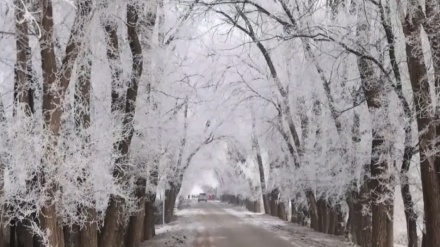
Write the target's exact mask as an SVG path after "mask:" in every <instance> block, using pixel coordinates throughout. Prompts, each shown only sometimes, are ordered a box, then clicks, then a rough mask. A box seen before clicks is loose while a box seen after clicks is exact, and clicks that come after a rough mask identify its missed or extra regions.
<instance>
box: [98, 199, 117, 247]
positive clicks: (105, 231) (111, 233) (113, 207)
mask: <svg viewBox="0 0 440 247" xmlns="http://www.w3.org/2000/svg"><path fill="white" fill-rule="evenodd" d="M121 203H122V202H121V201H120V199H119V198H114V197H113V196H111V198H110V204H109V205H108V208H107V211H106V214H105V220H104V222H105V223H104V227H103V228H102V230H101V234H100V236H99V247H111V246H113V244H114V243H115V242H116V231H117V227H118V220H120V219H119V218H120V217H121V214H122V206H121Z"/></svg>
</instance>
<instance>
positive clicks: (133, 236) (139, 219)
mask: <svg viewBox="0 0 440 247" xmlns="http://www.w3.org/2000/svg"><path fill="white" fill-rule="evenodd" d="M145 185H146V181H145V180H144V179H139V180H138V181H137V188H136V198H137V200H138V209H140V210H139V212H137V213H136V214H135V215H132V216H130V218H129V221H128V226H127V231H126V233H125V247H139V246H140V244H141V242H142V237H143V232H144V231H145V230H144V229H143V226H144V224H143V223H144V220H145Z"/></svg>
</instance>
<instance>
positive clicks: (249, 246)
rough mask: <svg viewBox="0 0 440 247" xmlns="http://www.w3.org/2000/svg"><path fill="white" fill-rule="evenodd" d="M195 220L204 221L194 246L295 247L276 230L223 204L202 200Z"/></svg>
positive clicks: (197, 205) (198, 205) (196, 206)
mask: <svg viewBox="0 0 440 247" xmlns="http://www.w3.org/2000/svg"><path fill="white" fill-rule="evenodd" d="M192 208H194V209H195V210H197V212H198V213H197V214H196V215H195V220H196V221H197V222H198V223H199V224H200V227H199V228H198V229H197V235H196V238H195V241H194V247H292V246H295V245H292V244H291V243H290V242H289V241H287V240H285V239H283V238H281V237H279V236H277V235H276V234H274V233H272V232H270V231H269V230H266V229H264V228H262V227H258V226H255V225H251V224H246V223H245V222H243V221H242V219H240V218H239V217H237V216H234V215H232V214H229V213H228V212H227V211H226V210H224V208H223V207H222V205H221V204H219V203H213V202H208V203H205V202H200V203H197V204H195V205H193V206H192Z"/></svg>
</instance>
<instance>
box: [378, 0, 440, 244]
mask: <svg viewBox="0 0 440 247" xmlns="http://www.w3.org/2000/svg"><path fill="white" fill-rule="evenodd" d="M427 2H429V1H427ZM379 8H380V13H381V21H382V26H383V27H384V30H385V34H386V37H387V41H388V45H389V49H388V53H389V57H390V61H391V65H392V68H393V72H394V77H395V79H396V87H395V91H396V94H397V96H398V98H399V100H400V103H401V105H402V108H403V112H404V114H405V117H406V118H407V120H406V121H404V131H405V140H404V145H405V148H404V153H403V161H402V168H401V170H400V184H401V185H400V186H401V194H402V198H403V204H404V211H405V219H406V225H407V233H408V234H407V235H408V247H418V237H417V214H416V212H415V209H414V203H413V201H412V196H411V192H410V190H409V184H408V175H407V173H408V171H409V167H410V165H411V159H412V156H413V147H412V127H411V124H412V122H413V121H412V120H413V116H412V112H411V108H410V105H409V103H408V101H407V100H406V98H405V96H404V95H403V91H402V79H401V76H400V70H399V66H398V64H397V59H396V54H395V53H396V52H395V45H394V44H395V37H394V32H393V28H392V25H391V20H390V7H389V3H388V2H387V1H385V3H384V4H382V3H379ZM428 9H429V8H428ZM431 45H432V42H431ZM431 49H433V47H432V46H431ZM435 57H436V56H433V58H434V59H435ZM434 64H435V62H434ZM435 68H436V66H434V69H435ZM438 68H440V67H438ZM436 72H437V71H436ZM439 72H440V70H439V71H438V72H437V73H436V75H438V73H439ZM437 81H438V80H437V79H436V82H437ZM411 98H412V97H411Z"/></svg>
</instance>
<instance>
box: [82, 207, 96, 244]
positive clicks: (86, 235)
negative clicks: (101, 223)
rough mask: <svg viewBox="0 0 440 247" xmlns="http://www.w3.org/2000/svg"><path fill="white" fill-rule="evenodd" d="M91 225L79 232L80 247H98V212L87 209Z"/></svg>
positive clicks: (88, 224)
mask: <svg viewBox="0 0 440 247" xmlns="http://www.w3.org/2000/svg"><path fill="white" fill-rule="evenodd" d="M87 215H88V219H90V221H89V223H87V224H86V225H85V226H84V228H83V229H81V230H80V231H79V236H78V238H79V241H78V245H77V246H78V247H98V224H97V223H96V210H95V209H94V208H88V209H87Z"/></svg>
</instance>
